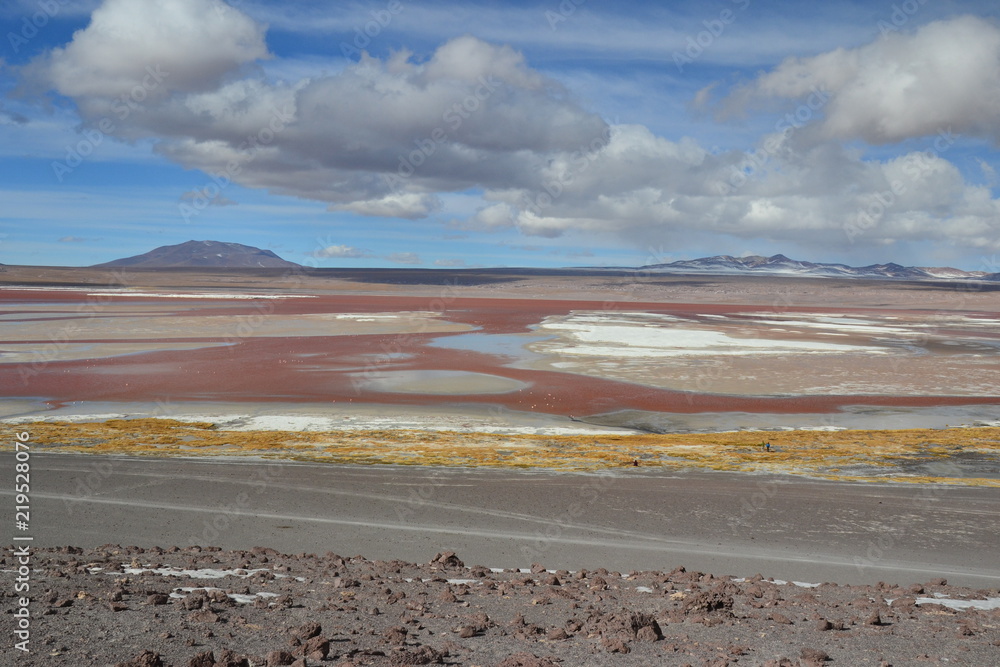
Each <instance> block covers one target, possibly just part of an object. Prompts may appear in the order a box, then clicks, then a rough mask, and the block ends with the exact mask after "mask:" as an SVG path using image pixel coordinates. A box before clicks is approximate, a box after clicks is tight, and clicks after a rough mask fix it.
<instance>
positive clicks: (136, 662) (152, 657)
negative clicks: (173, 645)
mask: <svg viewBox="0 0 1000 667" xmlns="http://www.w3.org/2000/svg"><path fill="white" fill-rule="evenodd" d="M115 667H163V660H161V659H160V654H159V653H154V652H153V651H143V652H142V653H140V654H139V655H137V656H135V657H134V658H132V659H131V660H127V661H125V662H119V663H118V664H117V665H115Z"/></svg>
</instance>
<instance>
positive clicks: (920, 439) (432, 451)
mask: <svg viewBox="0 0 1000 667" xmlns="http://www.w3.org/2000/svg"><path fill="white" fill-rule="evenodd" d="M18 429H19V430H26V431H29V432H30V433H31V436H32V441H33V442H35V443H37V444H38V445H39V446H41V447H43V448H44V449H46V450H50V451H62V452H83V453H90V454H128V455H142V456H192V457H198V456H249V457H260V458H268V459H288V460H297V461H318V462H329V463H357V464H398V465H436V466H490V467H515V468H528V467H531V468H553V469H560V470H595V469H606V468H619V467H621V468H632V467H635V466H634V465H633V462H638V463H639V466H638V467H640V468H642V467H646V468H648V467H650V466H652V467H659V468H674V469H676V468H692V469H705V470H730V471H741V472H770V473H790V474H804V475H811V476H819V477H824V478H829V479H851V480H858V481H871V482H875V481H877V482H908V483H947V484H961V485H970V486H994V487H1000V480H997V479H990V478H987V477H979V476H975V473H972V474H970V473H969V472H963V469H961V468H959V467H958V466H957V465H955V460H956V459H955V457H960V456H968V455H976V456H977V457H981V458H984V459H987V460H988V459H992V460H994V461H995V460H997V459H998V458H1000V428H994V427H984V428H949V429H941V430H934V429H899V430H865V431H861V430H858V431H834V432H828V431H751V432H730V433H704V434H665V435H601V436H594V435H564V436H550V435H534V434H518V435H499V434H493V433H458V432H451V431H418V430H406V429H399V430H367V431H366V430H352V431H329V432H312V431H225V430H219V429H218V428H216V426H215V425H214V424H211V423H208V422H198V423H192V422H181V421H176V420H172V419H127V420H125V419H112V420H107V421H103V422H34V423H29V424H19V425H18ZM762 442H770V443H771V445H772V447H771V451H765V450H764V449H763V448H762V447H761V443H762ZM934 463H937V464H938V465H937V466H930V467H929V468H928V464H934ZM914 464H922V467H921V468H920V469H919V470H915V469H913V465H914ZM859 466H860V468H859ZM847 468H850V470H849V471H845V469H847ZM964 470H966V471H968V470H974V468H971V467H968V466H967V467H966V468H964Z"/></svg>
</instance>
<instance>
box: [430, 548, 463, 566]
mask: <svg viewBox="0 0 1000 667" xmlns="http://www.w3.org/2000/svg"><path fill="white" fill-rule="evenodd" d="M430 564H431V565H437V566H438V567H444V568H450V567H465V563H463V562H462V561H461V560H459V558H458V556H456V555H455V552H454V551H443V552H441V553H439V554H438V555H437V556H434V558H433V559H432V560H431V562H430Z"/></svg>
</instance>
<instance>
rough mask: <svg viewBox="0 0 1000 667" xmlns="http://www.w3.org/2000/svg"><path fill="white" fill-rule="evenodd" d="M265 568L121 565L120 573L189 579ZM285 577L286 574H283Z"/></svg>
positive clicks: (242, 575) (244, 573)
mask: <svg viewBox="0 0 1000 667" xmlns="http://www.w3.org/2000/svg"><path fill="white" fill-rule="evenodd" d="M270 571H271V570H268V569H267V568H259V569H256V570H243V569H239V570H215V569H212V568H203V569H198V570H181V569H178V568H172V567H160V568H156V569H153V568H148V567H123V568H122V573H124V574H142V573H144V572H152V573H153V574H161V575H163V576H165V577H190V578H191V579H221V578H222V577H227V576H230V575H232V576H235V577H240V578H241V579H245V578H246V577H249V576H252V575H254V574H256V573H257V572H270ZM275 576H276V577H281V576H282V575H280V574H275ZM284 576H285V577H287V576H288V575H284Z"/></svg>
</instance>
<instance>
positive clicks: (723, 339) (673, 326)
mask: <svg viewBox="0 0 1000 667" xmlns="http://www.w3.org/2000/svg"><path fill="white" fill-rule="evenodd" d="M640 316H644V317H642V320H645V321H640ZM649 316H650V314H649V313H623V314H620V315H618V316H614V317H609V316H606V315H605V316H600V315H592V314H585V313H573V314H572V315H569V316H566V317H559V318H551V317H550V318H546V320H545V321H544V322H543V323H542V324H541V325H539V327H538V329H539V330H546V331H549V332H553V333H558V334H559V335H561V337H562V338H563V340H564V341H565V342H566V343H568V345H564V346H562V347H559V348H557V349H556V350H554V351H555V352H556V353H559V354H565V355H577V356H601V357H647V358H648V357H678V356H696V355H702V356H715V355H742V354H747V353H753V354H789V353H798V354H831V353H836V354H840V353H845V352H858V353H860V352H864V353H868V354H885V353H886V350H884V349H882V348H878V347H872V346H863V345H840V344H837V343H822V342H815V341H803V340H776V339H767V338H738V337H734V336H730V335H729V334H727V333H725V332H723V331H716V330H712V329H699V328H696V327H692V326H690V325H689V324H687V323H686V322H684V321H682V320H680V319H678V318H675V317H670V316H658V317H657V320H656V321H652V322H650V321H649V320H650V317H649Z"/></svg>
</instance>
